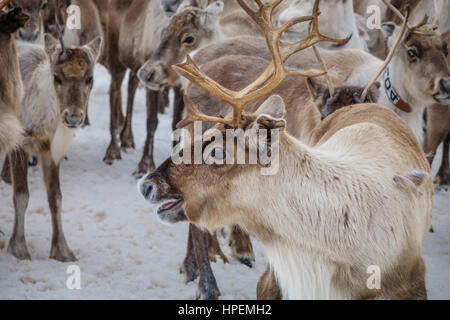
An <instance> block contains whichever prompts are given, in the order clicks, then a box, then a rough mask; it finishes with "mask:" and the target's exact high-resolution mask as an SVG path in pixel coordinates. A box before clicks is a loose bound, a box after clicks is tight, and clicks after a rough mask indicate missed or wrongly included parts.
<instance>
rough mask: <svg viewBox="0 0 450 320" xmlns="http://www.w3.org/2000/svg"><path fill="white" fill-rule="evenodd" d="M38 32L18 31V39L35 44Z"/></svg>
mask: <svg viewBox="0 0 450 320" xmlns="http://www.w3.org/2000/svg"><path fill="white" fill-rule="evenodd" d="M38 35H39V32H38V31H35V30H23V29H20V30H19V38H20V39H21V40H23V41H29V42H35V41H36V40H37V38H38Z"/></svg>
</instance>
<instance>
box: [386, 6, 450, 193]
mask: <svg viewBox="0 0 450 320" xmlns="http://www.w3.org/2000/svg"><path fill="white" fill-rule="evenodd" d="M395 2H398V3H396V5H397V6H398V7H403V6H405V5H406V4H405V3H404V1H395ZM386 4H387V5H388V7H389V8H390V9H391V10H390V12H392V13H393V14H394V15H395V18H396V19H399V18H400V19H401V18H402V15H401V14H400V11H399V10H396V7H395V6H393V5H390V4H389V3H386ZM393 4H395V3H393ZM413 5H414V10H413V15H412V18H411V19H412V20H413V21H415V22H417V21H420V18H421V15H422V14H423V13H425V14H426V16H429V17H432V18H433V20H434V23H433V25H432V26H431V27H430V28H428V29H429V30H432V35H431V34H430V32H429V31H427V30H421V31H419V32H418V33H419V34H420V33H422V36H423V38H425V39H424V40H426V38H427V37H428V38H430V40H429V41H426V42H424V43H425V45H424V46H423V45H419V46H413V48H412V51H413V54H414V55H415V54H417V55H416V56H413V57H410V58H409V59H410V60H411V64H412V65H414V64H416V65H417V62H419V61H420V60H426V59H430V60H432V61H433V63H434V64H435V65H436V66H437V67H440V68H441V69H442V70H443V73H444V74H447V75H450V73H449V70H450V69H449V65H450V64H449V62H450V60H449V57H448V45H447V43H448V32H447V33H444V34H443V35H442V37H441V33H440V29H439V28H438V26H439V25H443V26H447V25H448V23H449V22H448V16H446V15H445V12H447V13H448V9H449V8H450V5H449V3H448V1H446V2H445V3H444V2H441V1H423V0H422V1H414V2H413ZM445 9H447V10H445ZM443 12H444V13H443ZM414 13H415V14H414ZM423 21H425V19H423ZM443 30H445V29H443ZM433 38H434V39H433ZM430 47H431V48H432V47H434V48H438V49H439V51H440V52H442V54H439V55H436V54H433V53H430V52H427V49H428V48H430ZM411 69H412V70H411V71H412V72H417V70H419V69H415V68H411ZM430 71H431V70H430V69H428V70H427V69H422V72H421V73H422V74H423V75H424V76H427V73H429V72H430ZM405 79H407V80H409V79H410V78H409V77H408V74H407V75H405ZM431 81H434V87H435V89H434V90H435V93H434V94H433V95H432V97H433V99H432V100H430V99H427V100H426V101H424V107H423V108H419V109H418V111H422V112H423V109H424V108H425V107H428V109H427V115H428V119H427V127H428V128H429V130H427V133H426V136H425V138H424V139H423V140H422V139H421V142H423V144H424V150H425V152H426V154H427V156H428V159H429V161H430V164H431V163H432V161H433V159H434V155H435V154H436V151H437V147H438V146H439V144H440V143H441V142H444V140H445V137H446V136H447V134H448V130H449V129H450V125H449V120H448V119H449V116H448V115H446V114H445V113H446V112H443V110H446V109H447V110H449V106H450V78H449V77H448V76H447V78H442V79H433V78H432V77H431V76H430V77H429V80H428V83H426V82H422V83H420V82H419V84H420V85H423V86H426V85H428V86H433V84H432V83H431ZM406 84H408V83H406ZM408 85H409V86H411V87H412V86H413V85H414V84H408ZM416 88H417V87H416ZM400 97H402V94H401V93H400ZM448 112H449V113H450V111H448ZM415 118H416V119H417V120H418V117H415ZM415 127H417V128H418V125H416V126H415ZM446 143H447V142H445V143H444V149H445V150H444V151H447V150H448V144H447V146H445V144H446ZM448 157H449V156H448V151H447V152H444V156H443V158H442V164H441V168H440V170H439V172H438V176H437V178H436V182H437V183H438V186H448V185H449V184H450V169H449V164H448Z"/></svg>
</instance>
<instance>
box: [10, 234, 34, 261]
mask: <svg viewBox="0 0 450 320" xmlns="http://www.w3.org/2000/svg"><path fill="white" fill-rule="evenodd" d="M8 253H9V254H12V255H13V256H14V257H16V258H17V259H19V260H31V256H30V253H29V252H28V248H27V244H26V242H25V239H20V240H17V239H14V238H11V240H10V241H9V246H8Z"/></svg>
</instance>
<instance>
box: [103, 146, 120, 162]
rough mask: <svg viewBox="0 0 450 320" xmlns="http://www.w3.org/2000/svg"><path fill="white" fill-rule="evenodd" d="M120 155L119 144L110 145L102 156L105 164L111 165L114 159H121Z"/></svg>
mask: <svg viewBox="0 0 450 320" xmlns="http://www.w3.org/2000/svg"><path fill="white" fill-rule="evenodd" d="M121 159H122V156H121V154H120V148H119V146H115V145H112V144H111V145H110V146H109V147H108V150H106V155H105V157H104V158H103V162H104V163H106V164H107V165H112V164H113V163H114V161H115V160H121Z"/></svg>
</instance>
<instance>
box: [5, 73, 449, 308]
mask: <svg viewBox="0 0 450 320" xmlns="http://www.w3.org/2000/svg"><path fill="white" fill-rule="evenodd" d="M109 79H110V77H109V74H108V72H107V71H106V69H104V68H103V67H100V66H99V67H98V68H97V69H96V74H95V85H94V90H93V92H92V95H91V100H90V106H89V115H90V120H91V126H90V127H87V128H84V129H81V130H79V131H78V132H77V137H76V139H75V142H74V145H73V146H72V148H71V150H70V151H69V153H68V160H63V162H62V165H61V167H62V169H61V180H62V182H61V188H62V193H63V214H62V217H63V226H64V231H65V235H66V238H67V241H68V244H69V246H70V248H71V249H72V250H73V251H74V253H75V255H76V256H77V258H78V261H77V262H74V263H60V262H57V261H54V260H50V259H48V256H49V252H50V241H51V222H50V212H49V209H48V205H47V197H46V194H45V188H44V184H43V181H42V179H41V172H40V169H39V167H35V168H31V169H30V172H29V187H30V193H31V198H30V203H29V206H28V210H27V214H26V224H25V232H26V239H27V244H28V249H29V251H30V254H31V257H32V260H31V261H19V260H17V259H16V258H14V257H13V256H11V255H9V254H8V253H7V252H6V248H7V245H8V241H9V237H10V236H11V231H12V227H13V222H14V210H13V206H12V190H11V187H10V186H9V185H6V184H5V183H3V182H0V208H2V210H1V212H0V230H1V232H0V299H194V298H195V293H196V290H197V283H198V282H197V281H198V280H197V281H195V282H193V283H190V284H188V285H186V284H184V278H183V275H181V274H180V273H179V267H180V264H181V262H182V260H183V258H184V254H185V251H186V239H187V229H188V225H187V223H179V224H177V225H171V226H167V225H163V224H161V223H160V222H159V220H158V218H157V216H156V215H155V214H153V212H154V210H155V208H154V207H152V206H151V205H150V204H148V203H147V202H145V201H144V200H143V199H142V198H141V197H140V196H139V194H138V193H137V189H136V180H135V178H134V177H132V176H131V173H132V172H133V171H134V169H135V168H136V165H137V163H138V162H139V160H140V157H141V154H142V146H143V144H144V141H145V134H146V131H145V119H146V116H145V92H144V90H142V89H141V90H138V92H137V96H136V101H135V113H134V118H133V130H134V134H135V140H136V145H137V146H138V149H137V150H132V151H128V152H127V153H124V154H123V155H122V160H121V161H119V162H116V163H114V165H112V166H107V165H105V164H104V163H103V162H102V159H103V156H104V153H105V150H106V148H107V146H108V144H109V139H110V138H109V97H108V90H109ZM126 83H127V79H126V81H124V86H123V88H122V89H123V99H124V105H125V99H126ZM170 112H171V111H168V112H167V113H166V114H163V115H159V126H158V130H157V133H156V142H155V161H156V162H157V163H161V162H162V161H163V160H165V158H167V156H168V155H169V154H170V146H171V143H170V133H171V129H170V128H171V119H172V117H171V115H170ZM438 160H439V159H437V161H436V162H439V161H438ZM0 162H1V161H0ZM0 164H2V163H0ZM435 169H436V168H435ZM449 206H450V191H449V192H439V193H438V194H437V195H436V208H435V212H434V217H433V226H434V230H435V232H434V233H430V234H429V235H428V238H427V241H426V244H425V248H424V253H423V255H424V257H425V260H426V264H427V268H428V276H427V287H428V291H429V298H431V299H450V283H449V279H450V268H449V267H450V213H449V209H448V208H449ZM219 240H220V242H221V244H222V249H223V250H224V252H225V254H227V255H228V257H230V251H229V248H228V246H227V239H225V238H220V239H219ZM253 245H254V249H255V256H256V263H255V266H254V267H253V268H252V269H250V268H248V267H246V266H244V265H242V264H240V263H238V262H236V261H231V263H230V264H224V263H223V262H222V261H221V260H220V259H218V262H217V263H213V264H212V268H213V270H214V274H215V276H216V279H217V283H218V285H219V288H220V290H221V293H222V296H221V297H220V298H221V299H254V298H256V283H257V280H258V278H259V276H260V275H261V274H262V273H263V271H264V269H265V266H266V261H267V260H266V257H265V254H264V251H263V248H262V246H261V244H260V243H258V241H257V240H256V239H254V238H253ZM230 260H232V259H231V258H230ZM71 265H77V266H79V267H80V270H81V289H80V290H69V289H67V286H66V281H67V279H68V277H69V274H67V273H66V271H67V268H68V267H69V266H71Z"/></svg>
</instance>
